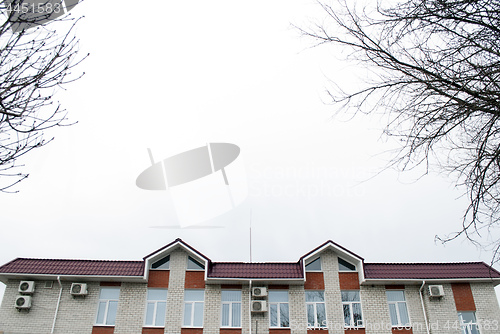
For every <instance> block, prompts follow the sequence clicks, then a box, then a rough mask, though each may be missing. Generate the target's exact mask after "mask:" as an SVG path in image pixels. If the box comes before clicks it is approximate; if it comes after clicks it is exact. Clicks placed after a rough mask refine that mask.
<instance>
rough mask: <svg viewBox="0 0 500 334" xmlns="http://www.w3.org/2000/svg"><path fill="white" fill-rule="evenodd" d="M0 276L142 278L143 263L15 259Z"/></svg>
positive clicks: (3, 267) (1, 270)
mask: <svg viewBox="0 0 500 334" xmlns="http://www.w3.org/2000/svg"><path fill="white" fill-rule="evenodd" d="M0 274H32V275H75V276H80V275H81V276H142V275H143V274H144V262H143V261H102V260H53V259H25V258H17V259H15V260H13V261H11V262H9V263H7V264H4V265H3V266H1V267H0Z"/></svg>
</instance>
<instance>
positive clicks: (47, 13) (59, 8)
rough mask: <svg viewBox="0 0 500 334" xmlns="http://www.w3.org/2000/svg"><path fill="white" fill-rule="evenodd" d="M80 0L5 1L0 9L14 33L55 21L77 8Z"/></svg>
mask: <svg viewBox="0 0 500 334" xmlns="http://www.w3.org/2000/svg"><path fill="white" fill-rule="evenodd" d="M78 2H79V0H3V1H2V2H1V7H0V9H1V10H2V12H3V14H4V15H6V16H7V20H8V22H9V24H10V27H11V29H12V31H13V32H21V31H25V30H28V29H31V28H35V27H37V26H40V25H43V24H45V23H47V22H50V21H53V20H55V19H57V18H59V17H61V16H63V15H64V14H66V13H68V12H69V11H70V10H72V9H73V8H75V6H76V5H77V4H78Z"/></svg>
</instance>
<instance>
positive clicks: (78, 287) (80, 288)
mask: <svg viewBox="0 0 500 334" xmlns="http://www.w3.org/2000/svg"><path fill="white" fill-rule="evenodd" d="M70 293H71V294H72V295H73V296H85V295H86V294H87V293H88V292H87V284H86V283H72V284H71V290H70Z"/></svg>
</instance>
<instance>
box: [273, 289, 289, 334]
mask: <svg viewBox="0 0 500 334" xmlns="http://www.w3.org/2000/svg"><path fill="white" fill-rule="evenodd" d="M282 291H286V298H287V301H286V302H271V294H272V293H273V292H282ZM268 300H269V328H290V294H289V290H269V296H268ZM281 304H286V305H287V306H288V326H286V327H285V326H281ZM271 305H276V314H277V317H276V323H277V326H272V325H271Z"/></svg>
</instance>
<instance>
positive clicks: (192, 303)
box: [182, 289, 205, 328]
mask: <svg viewBox="0 0 500 334" xmlns="http://www.w3.org/2000/svg"><path fill="white" fill-rule="evenodd" d="M185 291H203V300H202V301H199V300H195V301H186V299H185V298H184V304H183V305H184V307H183V309H182V310H183V313H184V312H185V309H186V304H190V305H191V319H190V321H189V325H185V324H184V323H185V320H186V318H185V317H186V314H183V316H182V327H183V328H203V323H204V320H205V319H204V316H205V290H203V289H186V290H185ZM196 304H201V305H202V310H203V312H202V315H201V325H200V326H194V314H195V305H196Z"/></svg>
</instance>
